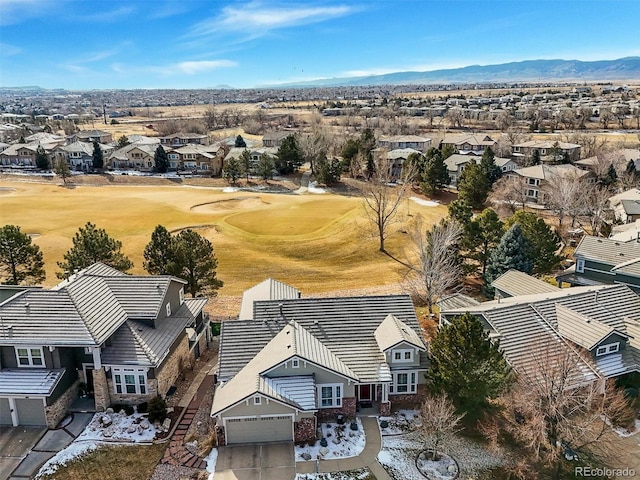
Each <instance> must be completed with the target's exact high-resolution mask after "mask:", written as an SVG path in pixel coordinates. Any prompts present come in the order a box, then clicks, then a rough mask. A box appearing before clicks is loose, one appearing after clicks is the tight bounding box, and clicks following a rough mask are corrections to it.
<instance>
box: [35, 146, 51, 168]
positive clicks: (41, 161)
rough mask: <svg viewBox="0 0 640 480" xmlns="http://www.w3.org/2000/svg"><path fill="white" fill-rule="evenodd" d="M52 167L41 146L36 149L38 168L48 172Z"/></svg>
mask: <svg viewBox="0 0 640 480" xmlns="http://www.w3.org/2000/svg"><path fill="white" fill-rule="evenodd" d="M50 166H51V165H50V164H49V156H48V155H47V153H46V152H45V151H44V148H42V146H41V145H39V146H38V148H37V149H36V167H38V168H39V169H40V170H47V169H48V168H49V167H50Z"/></svg>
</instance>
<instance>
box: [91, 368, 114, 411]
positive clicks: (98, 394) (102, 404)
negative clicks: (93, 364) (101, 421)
mask: <svg viewBox="0 0 640 480" xmlns="http://www.w3.org/2000/svg"><path fill="white" fill-rule="evenodd" d="M92 374H93V398H94V402H95V404H96V411H97V412H104V411H105V410H106V409H107V408H108V407H109V405H111V399H110V396H109V385H108V384H107V374H106V372H105V371H104V367H102V368H96V369H95V370H93V372H92Z"/></svg>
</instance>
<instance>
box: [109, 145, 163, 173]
mask: <svg viewBox="0 0 640 480" xmlns="http://www.w3.org/2000/svg"><path fill="white" fill-rule="evenodd" d="M157 148H158V144H151V143H132V144H130V145H126V146H124V147H122V148H119V149H118V150H116V151H115V152H113V153H112V154H111V155H110V156H109V159H108V161H107V163H108V165H109V168H110V169H112V170H128V169H133V170H139V171H141V172H151V171H152V170H153V169H154V167H155V153H156V149H157Z"/></svg>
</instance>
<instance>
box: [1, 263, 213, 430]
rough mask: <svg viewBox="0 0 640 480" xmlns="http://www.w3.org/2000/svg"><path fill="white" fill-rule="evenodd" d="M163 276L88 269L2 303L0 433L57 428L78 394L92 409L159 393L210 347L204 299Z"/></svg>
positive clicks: (99, 266) (138, 400) (20, 290)
mask: <svg viewBox="0 0 640 480" xmlns="http://www.w3.org/2000/svg"><path fill="white" fill-rule="evenodd" d="M185 284H186V282H185V281H184V280H181V279H179V278H176V277H171V276H160V275H156V276H135V275H127V274H124V273H122V272H119V271H117V270H114V269H113V268H111V267H108V266H106V265H104V264H101V263H96V264H94V265H92V266H90V267H88V268H86V269H84V270H81V271H80V272H77V273H75V274H74V275H72V276H71V277H70V278H69V279H68V280H65V281H63V282H62V283H60V284H58V285H57V286H56V287H54V288H52V289H50V290H47V289H34V288H22V287H15V291H14V292H10V293H11V294H9V293H8V292H3V296H2V297H3V298H4V300H3V301H2V302H1V303H0V425H13V426H18V425H46V426H47V427H49V428H53V427H55V426H56V425H57V424H58V422H59V421H60V420H61V419H62V418H63V417H64V415H65V413H66V411H67V409H68V408H69V406H70V405H71V404H72V402H73V401H74V399H75V398H76V397H77V396H78V392H79V390H80V389H82V390H84V391H86V392H87V393H88V394H90V395H92V396H93V398H94V402H95V409H96V410H97V411H102V410H104V409H106V408H107V407H109V406H110V405H112V404H130V405H137V404H140V403H142V402H145V401H148V400H150V399H151V398H153V397H155V396H157V395H161V396H163V395H166V394H167V391H168V390H169V389H170V387H171V386H172V385H173V383H174V382H175V380H176V378H177V377H178V375H179V373H180V369H181V368H183V367H184V365H186V364H188V363H189V362H190V361H191V360H192V359H194V358H196V357H199V355H200V352H201V351H202V350H203V349H205V348H206V347H207V342H208V340H209V338H208V335H209V332H210V329H209V328H208V327H209V325H208V323H209V321H208V319H207V318H206V316H205V315H204V314H203V312H202V309H203V307H204V306H205V304H206V302H207V299H206V298H189V299H187V298H185V297H184V285H185Z"/></svg>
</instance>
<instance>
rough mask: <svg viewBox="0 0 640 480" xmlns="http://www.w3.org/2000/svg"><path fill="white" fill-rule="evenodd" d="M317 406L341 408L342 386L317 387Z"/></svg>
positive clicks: (339, 384)
mask: <svg viewBox="0 0 640 480" xmlns="http://www.w3.org/2000/svg"><path fill="white" fill-rule="evenodd" d="M318 406H319V407H320V408H339V407H341V406H342V384H341V383H329V384H325V385H318Z"/></svg>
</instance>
